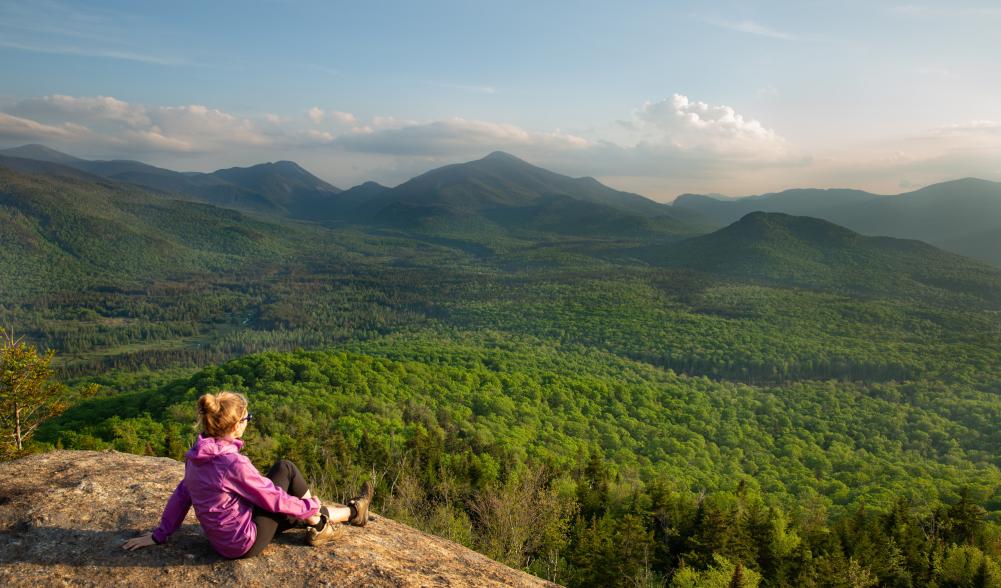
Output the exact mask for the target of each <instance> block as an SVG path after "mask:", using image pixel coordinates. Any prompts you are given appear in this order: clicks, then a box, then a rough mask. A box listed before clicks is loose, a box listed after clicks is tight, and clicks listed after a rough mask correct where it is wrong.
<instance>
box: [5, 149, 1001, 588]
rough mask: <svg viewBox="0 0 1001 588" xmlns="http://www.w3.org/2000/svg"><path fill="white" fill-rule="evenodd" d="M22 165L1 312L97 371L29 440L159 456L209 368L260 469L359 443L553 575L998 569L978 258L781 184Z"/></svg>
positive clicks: (995, 479)
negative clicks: (306, 204) (432, 184)
mask: <svg viewBox="0 0 1001 588" xmlns="http://www.w3.org/2000/svg"><path fill="white" fill-rule="evenodd" d="M496 159H497V156H494V160H491V162H493V163H491V162H488V163H490V166H488V167H489V169H490V170H491V171H490V173H499V172H497V170H496V169H494V168H493V167H492V166H493V165H494V164H495V163H496ZM500 163H502V164H503V165H501V168H504V166H506V165H509V164H514V165H516V167H517V169H523V168H521V167H520V164H519V163H518V162H510V161H507V160H502V161H501V162H500ZM521 163H524V162H521ZM52 165H58V164H52ZM22 167H23V166H22ZM536 169H538V168H536ZM52 171H53V170H52V168H43V167H36V168H35V169H33V170H32V169H21V171H11V170H4V169H2V168H0V228H2V233H0V243H2V244H3V247H2V248H0V272H2V274H3V275H4V276H8V277H9V278H8V279H5V280H4V281H3V282H2V284H0V325H12V326H13V327H14V328H15V329H16V332H17V333H18V334H19V335H25V336H26V337H28V339H29V340H30V341H32V342H35V343H38V344H39V345H40V346H41V347H43V348H44V347H46V346H47V347H51V348H52V349H54V350H55V352H56V354H57V355H56V365H57V367H58V369H59V377H60V378H61V380H63V381H64V382H66V383H68V384H69V385H71V386H83V385H85V384H89V383H97V384H100V386H101V390H100V392H99V393H98V394H97V395H96V396H95V397H94V398H91V399H89V400H87V401H84V402H81V403H79V404H77V405H76V406H73V407H71V408H70V409H69V410H67V411H66V412H65V413H64V414H63V415H62V416H60V417H58V418H56V419H54V420H52V421H50V422H48V423H47V424H46V425H45V426H44V427H43V429H41V430H40V431H39V433H38V436H37V439H36V446H35V448H36V449H44V448H47V447H65V448H85V449H99V448H107V447H114V448H117V449H120V450H124V451H131V452H135V453H148V454H155V455H168V456H172V457H175V458H179V457H180V456H181V455H182V454H183V452H184V451H185V449H186V448H187V447H188V446H189V445H190V443H191V442H192V440H193V438H194V431H193V429H192V426H191V425H192V421H193V418H194V413H193V410H194V400H195V399H196V398H197V397H198V396H199V395H200V394H202V393H204V392H207V391H214V390H219V389H223V388H226V389H235V390H239V391H242V392H245V393H246V394H247V395H248V396H249V398H250V401H251V404H252V409H253V412H254V415H255V418H254V421H253V426H252V427H251V428H250V431H251V433H250V435H249V438H248V446H247V451H248V454H249V455H250V456H251V457H252V458H253V459H254V460H255V462H256V463H257V464H258V465H259V466H261V467H264V466H266V465H267V462H268V461H269V460H273V459H274V458H276V457H279V456H285V457H289V458H291V459H293V460H295V461H296V462H297V463H299V464H300V465H301V466H302V467H303V469H304V472H305V473H306V474H307V475H308V476H309V477H310V478H311V479H313V480H315V481H316V482H317V484H318V487H319V488H320V489H321V490H322V491H323V493H324V494H326V495H327V496H332V497H335V498H342V497H343V496H344V495H345V494H346V493H347V492H348V490H347V489H348V488H349V487H352V486H353V485H354V484H355V483H356V482H357V481H358V479H360V478H361V477H364V476H366V475H369V474H373V473H374V475H375V477H376V481H377V485H378V487H377V496H378V497H379V501H380V504H379V507H380V509H381V510H382V511H383V512H384V513H385V514H387V515H389V516H392V517H395V518H399V519H401V520H403V521H404V522H409V523H412V524H415V525H417V526H419V527H421V528H423V529H427V530H429V531H431V532H434V533H438V534H441V535H443V536H445V537H448V538H451V539H454V540H456V541H459V542H461V543H464V544H466V545H469V546H472V547H474V548H476V549H478V550H480V551H482V552H483V553H486V554H487V555H490V556H491V557H494V558H496V559H498V560H500V561H503V562H505V563H508V564H510V565H513V566H516V567H520V568H524V569H527V570H529V571H531V572H532V573H535V574H538V575H540V576H543V577H546V578H550V579H553V580H556V581H558V582H563V583H569V584H571V585H579V586H598V585H601V586H604V585H630V586H633V585H650V586H654V585H663V584H664V583H670V584H671V585H674V586H697V585H712V584H711V583H712V582H717V583H720V582H722V583H723V585H725V584H726V583H728V582H730V581H731V580H732V579H733V578H734V577H735V576H740V577H743V578H745V580H744V581H745V582H746V583H747V584H748V585H754V583H755V582H761V584H762V585H770V586H771V585H774V586H809V585H818V586H819V585H830V584H831V583H834V584H836V585H875V583H876V582H879V583H881V584H884V585H901V586H906V585H930V584H932V583H935V584H937V585H942V586H945V585H955V586H961V585H962V586H965V585H995V584H992V582H994V583H997V582H1001V569H999V568H998V562H999V559H998V549H999V545H1001V527H999V525H998V523H997V517H998V516H999V515H1001V502H999V500H1001V499H999V497H998V489H999V488H1001V470H999V467H1001V461H999V459H1001V458H999V456H1001V436H999V435H1001V433H999V432H998V430H997V427H996V426H995V425H996V423H997V422H998V421H999V418H1001V400H999V397H998V395H999V394H1001V313H999V311H1001V288H999V285H1001V271H999V270H996V269H994V268H992V267H990V266H987V265H984V264H982V263H979V262H974V261H971V260H968V259H966V258H962V257H959V256H955V255H952V254H948V253H945V252H943V251H940V250H938V249H936V248H934V247H932V246H929V245H927V244H924V243H918V242H914V241H904V240H897V239H886V238H872V237H865V236H862V235H859V234H857V233H854V232H852V231H849V230H847V229H844V228H843V227H839V226H836V225H832V224H830V223H828V222H824V221H820V220H817V219H808V218H802V217H794V216H788V215H783V214H752V215H749V216H746V217H744V218H742V219H740V220H738V221H737V222H736V223H734V224H732V225H731V226H728V227H725V228H723V229H720V230H718V231H715V232H713V233H710V234H706V235H703V236H696V237H692V238H688V239H682V237H683V236H684V235H683V234H681V233H679V232H673V231H669V232H663V231H659V230H649V231H645V230H644V231H637V230H634V228H628V226H629V225H622V226H621V227H620V228H614V227H615V224H614V223H615V222H617V220H619V219H622V218H628V219H632V220H635V219H637V218H639V219H642V218H646V219H647V220H649V219H650V218H652V217H642V216H636V215H635V214H634V213H632V212H628V211H622V210H621V208H620V209H616V210H619V212H622V214H624V215H626V216H623V217H617V216H615V215H610V214H603V215H601V217H602V218H601V219H600V220H601V223H599V224H596V225H594V226H591V227H590V228H588V225H587V224H586V222H585V220H586V219H590V218H594V217H593V216H592V213H593V211H594V210H595V209H594V208H593V207H594V206H611V205H613V204H614V205H616V206H621V202H619V201H617V200H611V201H601V202H596V201H595V200H596V197H588V198H590V199H588V198H581V199H577V198H574V197H573V194H565V195H560V197H559V198H555V199H553V198H548V199H547V198H545V197H543V198H542V199H541V200H539V197H540V196H539V194H538V193H532V194H530V195H528V196H526V195H525V194H522V195H521V196H524V197H526V198H528V201H527V202H521V203H519V207H521V208H518V214H526V215H528V216H526V217H525V218H531V219H532V223H533V224H531V226H526V227H519V226H517V224H518V223H515V222H510V223H507V224H505V223H506V222H507V221H505V222H501V221H500V220H498V219H501V218H502V217H503V215H501V216H497V215H498V214H501V213H499V212H498V211H497V210H496V208H495V205H497V204H498V202H497V200H496V199H497V198H501V194H500V193H499V192H498V193H490V194H487V195H486V196H484V198H487V200H488V201H489V206H487V205H485V204H483V203H482V202H481V203H480V204H478V205H477V207H478V208H477V207H473V208H474V209H475V210H473V213H471V216H465V217H463V218H464V219H466V220H469V219H472V220H471V221H470V222H469V223H468V224H465V225H455V224H454V223H453V222H452V221H453V220H454V219H455V218H459V217H457V216H456V215H455V214H454V213H455V210H456V209H454V208H453V209H450V211H449V212H448V213H447V214H445V215H443V216H436V215H433V214H432V215H431V216H429V217H427V219H426V220H428V221H429V222H421V223H418V224H416V225H408V224H406V223H398V224H392V223H386V222H382V221H380V222H377V223H375V224H364V223H347V222H346V221H343V220H341V221H338V222H336V223H327V224H316V223H308V222H301V221H296V220H293V219H290V218H288V215H287V214H285V213H284V212H282V213H280V214H279V213H276V214H261V213H260V212H256V213H255V212H248V211H237V210H232V209H222V208H216V207H213V206H210V205H207V204H203V203H195V202H190V201H187V200H183V199H177V198H175V197H174V196H172V195H171V194H166V193H160V192H150V191H145V190H143V189H140V188H138V187H136V186H134V185H128V184H122V183H120V182H115V181H112V180H107V179H104V180H95V179H93V178H90V177H85V176H72V175H66V174H63V175H58V174H54V173H52ZM455 171H456V170H451V171H450V172H449V173H450V174H451V173H455ZM460 171H462V170H460ZM465 171H467V172H468V171H469V170H468V169H467V170H465ZM542 171H545V170H542ZM473 172H475V174H474V175H475V176H476V177H477V178H481V176H479V175H476V174H481V173H486V172H484V171H483V170H482V169H480V170H479V171H477V169H473ZM533 173H538V172H533ZM460 175H462V174H460ZM531 177H533V178H536V179H539V178H542V179H545V180H547V181H549V180H553V178H551V177H550V176H546V175H545V174H541V175H540V176H538V177H536V176H531ZM560 178H564V177H563V176H560ZM481 179H482V178H481ZM567 179H568V180H572V179H569V178H567ZM460 180H461V181H460ZM457 181H458V182H459V183H458V185H461V186H463V187H464V188H463V189H465V187H466V186H468V184H467V183H466V181H467V177H466V176H465V175H462V177H461V178H459V180H457ZM520 181H521V182H522V184H520V185H524V182H525V181H528V180H524V179H522V180H520ZM533 181H534V180H533ZM540 181H541V180H540ZM553 181H555V180H553ZM561 181H562V180H561ZM572 181H574V182H578V180H572ZM580 183H581V184H582V185H584V184H586V182H580ZM587 189H588V190H593V189H595V188H594V187H593V186H590V187H588V188H587ZM366 190H367V193H368V195H369V196H371V197H373V198H382V195H383V194H386V193H387V189H385V188H382V187H378V186H368V187H367V188H366ZM293 192H294V190H291V191H290V192H289V193H290V194H292V193H293ZM349 192H352V191H348V192H346V193H340V194H334V195H333V196H332V197H333V198H336V197H338V196H341V195H343V194H348V193H349ZM363 192H364V191H361V190H359V191H355V196H351V197H357V198H359V199H364V198H365V197H366V196H365V195H364V194H363ZM432 192H434V191H433V190H432V191H430V192H429V191H425V192H421V194H425V195H426V194H431V193H432ZM415 193H416V192H415ZM446 193H447V191H446ZM435 194H438V193H437V192H436V193H435ZM601 194H604V195H605V196H607V197H609V198H612V197H613V196H614V198H623V199H624V200H623V201H624V202H631V203H633V204H635V201H633V200H631V199H630V197H629V195H622V194H618V195H608V194H607V193H604V192H601ZM439 195H440V194H438V195H432V196H433V199H436V198H438V196H439ZM432 196H428V198H432ZM456 197H457V198H458V196H456ZM511 197H512V198H514V196H511ZM421 198H423V196H422V197H421ZM436 201H437V200H436ZM407 202H410V201H407ZM553 202H558V203H560V206H561V207H563V209H562V210H565V211H567V213H566V214H564V212H559V213H558V214H554V216H552V217H548V218H550V219H556V220H555V221H553V222H556V221H560V222H566V224H564V225H560V224H559V223H556V225H547V224H546V223H548V222H550V221H549V220H547V217H546V215H545V214H543V213H542V212H540V211H541V210H542V209H543V208H545V206H548V204H547V203H553ZM410 204H414V205H421V206H423V204H421V201H420V200H419V199H418V200H417V201H413V202H410ZM526 206H527V207H528V208H530V209H531V210H532V211H533V212H531V213H530V214H529V213H528V212H526V210H527V209H526V208H525V207H526ZM532 207H534V208H532ZM516 208H517V207H516ZM488 209H489V210H488ZM380 210H384V207H383V208H380ZM466 212H469V211H468V210H466ZM463 214H465V213H463ZM504 214H509V215H510V214H514V212H512V211H511V210H508V211H507V212H505V213H504ZM568 214H569V215H571V216H567V215H568ZM572 214H577V215H579V216H572ZM617 214H618V213H617ZM404 216H406V215H404ZM406 218H411V217H406ZM503 218H514V217H503ZM568 218H570V219H573V220H572V221H567V220H566V219H568ZM383 220H385V219H383ZM632 220H630V222H632ZM644 222H646V221H644ZM651 222H652V221H651ZM657 222H662V221H657ZM663 222H670V223H672V226H682V225H681V224H678V225H673V223H685V222H686V221H682V220H678V219H671V220H670V221H663ZM567 226H574V227H576V228H575V229H574V230H572V231H571V230H565V229H566V227H567ZM657 226H661V225H657ZM683 226H684V227H685V228H684V231H682V233H685V234H698V233H699V232H700V231H702V230H703V229H699V228H698V227H697V226H696V225H693V224H684V225H683ZM547 227H549V228H547ZM553 227H555V228H553ZM512 505H528V506H527V507H525V508H514V509H512V508H511V506H512ZM512 511H514V513H513V514H512ZM973 582H980V584H973Z"/></svg>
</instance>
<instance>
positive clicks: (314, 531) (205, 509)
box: [122, 392, 372, 558]
mask: <svg viewBox="0 0 1001 588" xmlns="http://www.w3.org/2000/svg"><path fill="white" fill-rule="evenodd" d="M251 418H252V415H251V414H250V412H249V411H248V410H247V399H246V398H244V396H243V395H242V394H235V393H233V392H220V393H219V394H216V395H213V394H205V395H203V396H202V397H201V398H199V399H198V423H199V425H200V426H201V429H202V432H201V434H200V435H199V436H198V440H197V441H196V442H195V444H194V445H193V446H192V447H191V449H190V450H189V451H188V452H187V453H186V454H185V458H186V459H185V465H184V479H183V480H181V482H180V483H179V484H178V485H177V489H175V490H174V494H173V495H172V496H171V497H170V500H169V501H167V507H166V508H165V509H164V511H163V517H162V518H161V519H160V526H159V527H157V528H156V529H155V530H154V531H153V532H152V533H147V534H145V535H143V536H141V537H135V538H133V539H129V540H128V541H126V542H125V544H124V545H123V546H122V547H123V548H124V549H127V550H134V549H139V548H141V547H147V546H150V545H154V544H156V545H159V544H161V543H163V542H165V541H166V540H167V538H168V537H170V535H171V534H172V533H173V532H174V531H176V530H177V528H178V527H179V526H180V525H181V522H182V521H184V517H185V516H187V514H188V509H189V508H190V507H192V506H194V507H195V516H197V517H198V522H199V523H201V525H202V530H203V531H204V532H205V536H206V537H208V540H209V543H210V544H211V545H212V547H213V548H214V549H215V550H216V551H217V552H218V553H219V555H221V556H223V557H226V558H238V557H252V556H254V555H257V554H259V553H261V552H262V551H263V550H264V548H265V547H267V545H268V543H270V542H271V540H272V539H273V538H274V537H275V535H277V534H278V533H281V532H282V531H284V530H286V529H289V528H292V527H297V526H298V527H302V526H305V527H306V528H307V529H308V531H309V542H310V543H311V544H312V545H319V544H321V543H326V542H327V541H330V540H331V539H335V538H337V537H338V536H339V535H341V534H342V533H343V528H342V527H339V526H337V523H345V522H347V523H350V524H352V525H355V526H359V527H362V526H364V525H365V523H366V522H367V521H368V505H369V502H371V500H372V484H371V482H368V481H366V482H365V485H364V486H363V488H362V492H361V495H360V496H359V497H357V498H355V499H354V500H351V501H349V502H348V506H346V507H344V506H341V507H331V508H328V507H326V506H322V505H321V504H320V500H319V499H318V498H316V497H314V496H311V495H310V492H309V488H307V487H306V482H305V480H303V477H302V474H301V473H299V469H298V468H296V467H295V465H294V464H293V463H292V462H290V461H287V460H280V461H278V462H277V463H275V465H274V466H272V468H271V470H270V471H269V472H268V475H267V477H264V476H261V474H260V472H258V471H257V468H255V467H254V465H253V464H252V463H250V460H249V459H247V457H246V456H244V455H241V454H240V449H241V448H242V447H243V440H242V439H240V437H242V436H243V432H244V431H246V429H247V423H249V422H250V420H251Z"/></svg>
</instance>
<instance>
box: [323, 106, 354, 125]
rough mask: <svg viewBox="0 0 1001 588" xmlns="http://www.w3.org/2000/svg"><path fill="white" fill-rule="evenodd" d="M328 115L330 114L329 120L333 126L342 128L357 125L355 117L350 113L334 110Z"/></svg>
mask: <svg viewBox="0 0 1001 588" xmlns="http://www.w3.org/2000/svg"><path fill="white" fill-rule="evenodd" d="M329 114H330V120H332V121H333V122H334V124H338V125H343V126H355V125H357V124H358V119H357V118H355V115H353V114H351V113H350V112H339V111H336V110H331V111H330V113H329Z"/></svg>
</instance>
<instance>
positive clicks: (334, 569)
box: [0, 451, 555, 586]
mask: <svg viewBox="0 0 1001 588" xmlns="http://www.w3.org/2000/svg"><path fill="white" fill-rule="evenodd" d="M183 475H184V464H182V463H180V462H177V461H174V460H172V459H168V458H157V457H142V456H138V455H131V454H127V453H118V452H95V451H53V452H50V453H44V454H40V455H33V456H30V457H26V458H24V459H19V460H17V461H12V462H7V463H2V464H0V586H66V585H73V586H107V585H112V584H119V585H129V586H163V585H181V584H183V585H188V586H197V585H206V584H230V585H238V586H264V585H270V586H274V585H280V586H323V585H328V586H555V585H554V584H551V583H548V582H545V581H543V580H540V579H538V578H536V577H534V576H531V575H529V574H526V573H523V572H520V571H518V570H514V569H511V568H508V567H506V566H504V565H502V564H499V563H497V562H495V561H493V560H490V559H488V558H487V557H485V556H483V555H480V554H478V553H476V552H475V551H472V550H470V549H467V548H465V547H462V546H461V545H457V544H455V543H452V542H450V541H446V540H444V539H440V538H438V537H433V536H431V535H426V534H424V533H421V532H420V531H417V530H415V529H413V528H411V527H408V526H406V525H403V524H400V523H397V522H395V521H392V520H390V519H387V518H384V517H379V516H373V518H372V519H371V520H370V521H369V524H368V525H367V526H366V527H364V528H354V527H351V528H348V533H347V535H346V537H345V538H344V539H341V540H340V541H337V542H335V543H333V544H330V545H324V546H322V547H315V548H314V547H309V546H308V545H306V543H305V532H304V531H297V530H293V531H287V532H286V533H284V534H282V535H281V536H279V537H278V538H277V540H276V541H275V543H273V544H272V545H271V546H269V547H268V548H267V550H265V552H264V553H263V554H262V555H261V556H259V557H257V558H252V559H247V560H225V559H222V558H221V557H219V556H218V555H216V553H215V552H214V551H213V550H212V548H211V547H210V546H209V544H208V541H207V540H206V539H205V537H204V535H202V532H201V529H200V527H199V526H198V521H197V520H195V517H194V512H193V511H192V512H191V513H189V514H188V518H187V520H185V522H184V524H183V525H182V526H181V528H180V529H179V530H178V531H177V533H175V534H174V536H173V537H171V539H170V541H169V542H168V543H167V544H166V545H162V546H153V547H148V548H146V549H141V550H139V551H134V552H126V551H123V550H122V549H121V544H122V543H123V542H125V541H126V540H127V539H129V538H130V537H134V536H136V535H138V534H140V533H142V532H145V531H148V530H150V529H152V528H153V527H155V526H156V525H157V523H158V522H159V519H160V513H161V512H162V509H163V506H164V505H165V504H166V501H167V498H168V497H169V496H170V493H171V492H172V491H173V489H174V486H175V485H176V484H177V482H178V481H179V480H180V479H181V478H182V477H183Z"/></svg>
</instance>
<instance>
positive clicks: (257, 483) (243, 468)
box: [229, 455, 320, 519]
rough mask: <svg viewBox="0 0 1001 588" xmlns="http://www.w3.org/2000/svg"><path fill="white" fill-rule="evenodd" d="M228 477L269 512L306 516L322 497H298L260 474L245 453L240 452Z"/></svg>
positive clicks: (236, 489)
mask: <svg viewBox="0 0 1001 588" xmlns="http://www.w3.org/2000/svg"><path fill="white" fill-rule="evenodd" d="M230 471H231V472H232V473H231V474H230V476H229V484H230V486H231V487H232V489H233V492H235V493H237V494H239V495H240V496H242V497H243V498H246V499H247V500H249V501H250V502H251V503H253V504H254V505H256V506H259V507H261V508H263V509H264V510H266V511H268V512H276V513H280V514H286V515H289V516H292V517H295V518H297V519H307V518H309V517H311V516H313V515H315V514H316V513H317V512H319V510H320V499H319V498H316V497H311V498H296V497H295V496H292V495H291V494H289V493H288V492H286V491H284V490H282V489H281V488H279V487H277V486H275V483H274V482H272V481H271V480H269V479H268V478H265V477H264V476H262V475H261V472H259V471H257V468H255V467H254V464H252V463H250V460H249V459H247V457H246V456H243V455H238V456H237V458H236V460H235V462H234V464H233V468H232V469H231V470H230Z"/></svg>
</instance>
